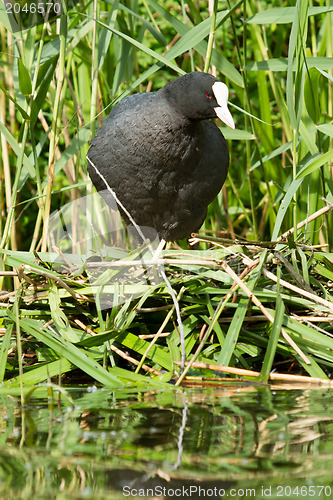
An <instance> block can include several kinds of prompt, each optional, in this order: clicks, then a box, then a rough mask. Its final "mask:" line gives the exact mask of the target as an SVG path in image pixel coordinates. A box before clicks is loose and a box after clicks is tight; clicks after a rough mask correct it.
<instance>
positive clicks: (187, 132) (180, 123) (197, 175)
mask: <svg viewBox="0 0 333 500" xmlns="http://www.w3.org/2000/svg"><path fill="white" fill-rule="evenodd" d="M227 102H228V88H227V86H226V85H225V84H224V83H222V82H220V81H219V80H218V79H217V78H215V77H214V76H212V75H210V74H207V73H200V72H194V73H188V74H186V75H184V76H181V77H179V78H177V79H175V80H174V81H172V82H170V83H168V84H167V85H165V87H163V88H161V89H160V90H158V91H157V92H151V93H141V94H134V95H131V96H128V97H126V98H124V99H123V100H122V101H120V102H119V103H118V104H117V105H116V106H115V107H114V108H113V109H112V111H111V113H110V114H109V116H108V118H107V119H106V121H105V123H104V125H103V126H102V127H101V128H100V129H99V130H98V131H97V134H96V137H95V138H94V139H93V140H92V141H91V143H90V144H91V145H90V149H89V152H88V159H89V160H90V161H89V162H88V171H89V175H90V177H91V179H92V182H93V184H94V185H95V187H96V189H97V190H98V191H105V189H107V186H106V185H105V181H106V182H107V184H108V185H109V187H111V188H112V190H113V191H114V192H115V193H116V196H117V197H118V199H119V200H120V201H121V203H122V204H123V205H124V207H125V208H126V209H127V211H128V212H129V213H130V214H131V216H132V218H133V219H134V221H135V222H136V224H138V225H139V226H141V227H149V228H153V229H155V230H156V231H157V233H158V235H159V237H160V238H161V239H162V238H163V239H165V240H166V241H174V240H176V239H181V238H186V237H188V236H190V234H191V233H192V232H194V231H197V230H198V229H199V228H200V227H201V225H202V223H203V222H204V220H205V217H206V214H207V207H208V205H209V203H211V202H212V201H213V199H214V198H215V196H216V195H217V194H218V193H219V191H220V190H221V188H222V186H223V184H224V181H225V178H226V175H227V171H228V166H229V153H228V147H227V144H226V141H225V139H224V137H223V135H222V133H221V131H220V130H219V128H218V127H217V126H216V125H215V124H214V123H213V122H211V121H210V120H209V119H210V118H216V117H218V118H220V120H222V121H223V122H224V123H225V124H226V125H228V126H229V127H231V128H235V125H234V121H233V119H232V116H231V114H230V112H229V110H228V107H227ZM90 162H92V163H93V165H92V164H91V163H90ZM99 174H100V175H99ZM109 196H111V195H109ZM106 201H107V199H106ZM123 216H124V219H125V222H127V223H128V222H129V221H128V218H127V217H126V214H124V213H123Z"/></svg>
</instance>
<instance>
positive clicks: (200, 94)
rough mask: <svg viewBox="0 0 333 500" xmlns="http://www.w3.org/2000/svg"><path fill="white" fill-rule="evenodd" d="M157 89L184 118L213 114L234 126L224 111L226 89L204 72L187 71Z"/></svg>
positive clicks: (190, 118)
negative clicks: (159, 89) (160, 88)
mask: <svg viewBox="0 0 333 500" xmlns="http://www.w3.org/2000/svg"><path fill="white" fill-rule="evenodd" d="M160 92H163V95H164V96H165V97H166V98H167V100H168V101H169V103H170V104H171V105H172V106H173V107H174V108H175V109H176V110H177V112H178V113H179V114H181V115H182V116H183V117H185V118H187V119H188V120H206V119H209V118H216V117H217V116H218V117H219V118H220V119H221V120H222V121H223V122H224V123H226V124H227V125H228V126H229V127H232V128H235V125H234V122H233V119H232V117H231V114H230V112H229V110H228V107H227V103H228V88H227V86H226V85H225V84H224V83H222V82H220V81H219V80H218V79H217V78H216V77H215V76H213V75H209V74H208V73H200V72H194V73H188V74H186V75H184V76H180V77H179V78H177V79H176V80H173V81H172V82H170V83H168V84H167V85H166V86H165V87H164V88H163V89H162V90H161V91H160Z"/></svg>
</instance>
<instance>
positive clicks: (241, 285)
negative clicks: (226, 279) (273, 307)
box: [221, 262, 311, 365]
mask: <svg viewBox="0 0 333 500" xmlns="http://www.w3.org/2000/svg"><path fill="white" fill-rule="evenodd" d="M221 266H222V268H223V269H224V270H225V271H226V273H228V274H229V276H230V277H231V278H232V279H233V280H234V281H235V282H236V283H237V285H238V286H239V288H241V289H242V290H243V292H244V293H245V294H246V295H247V296H248V297H249V298H250V299H251V300H252V302H253V303H254V305H256V306H257V307H259V309H260V311H261V312H262V313H263V315H264V316H266V318H267V319H268V321H270V322H271V323H273V322H274V317H273V316H272V315H271V313H270V312H269V311H267V309H266V308H265V306H263V304H262V303H261V302H260V300H259V299H258V298H257V297H256V296H255V295H254V294H253V293H252V292H251V290H249V288H248V287H247V286H246V285H245V283H244V282H243V281H242V280H241V279H239V277H238V276H237V274H236V273H235V272H234V271H233V270H232V269H231V267H230V266H229V265H228V264H227V263H226V262H222V263H221ZM281 334H282V336H283V338H284V339H285V340H286V341H287V342H288V344H289V345H290V346H291V347H292V348H293V349H294V350H295V351H296V352H297V354H298V355H299V356H300V357H301V358H302V359H303V361H304V362H305V363H306V364H307V365H309V364H311V362H310V360H309V358H308V357H307V356H306V355H305V354H304V353H303V351H302V350H301V349H300V348H299V347H298V345H297V344H296V342H294V341H293V339H292V338H291V337H290V335H289V334H288V333H287V332H286V331H285V330H284V329H283V328H281Z"/></svg>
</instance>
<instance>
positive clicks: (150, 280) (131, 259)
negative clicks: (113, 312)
mask: <svg viewBox="0 0 333 500" xmlns="http://www.w3.org/2000/svg"><path fill="white" fill-rule="evenodd" d="M140 229H142V232H143V233H144V234H147V233H149V237H150V239H149V240H144V241H143V240H142V238H140V237H139V235H138V231H137V229H135V228H134V227H132V226H131V227H128V228H126V227H125V226H124V224H123V222H122V220H121V217H120V213H119V210H118V208H117V204H116V202H115V201H114V200H113V199H112V196H111V195H110V193H109V192H108V191H107V190H105V191H103V192H99V193H93V194H91V195H88V196H84V197H80V198H78V199H76V200H73V201H71V202H69V203H67V204H66V205H64V206H63V207H62V208H61V209H60V210H57V211H55V212H53V213H52V215H51V216H50V218H49V234H48V249H49V252H50V256H51V262H52V266H53V269H54V270H56V271H58V272H59V273H61V274H64V275H69V276H74V277H75V278H76V283H78V284H80V285H81V286H82V288H80V289H78V290H77V291H78V292H79V293H80V294H82V295H85V296H87V297H89V296H90V297H91V298H92V299H94V301H95V302H96V304H97V307H98V308H100V309H107V308H110V307H112V306H113V305H119V304H122V303H125V302H126V301H130V300H132V299H133V298H135V297H140V296H143V295H144V294H145V293H146V292H147V291H148V289H149V288H150V287H151V285H157V284H159V283H160V282H161V281H163V277H162V276H161V269H162V264H161V263H158V265H157V263H156V262H155V261H154V252H155V251H156V249H157V247H158V244H159V238H158V235H157V233H156V231H154V230H152V229H151V228H140ZM80 278H81V279H80Z"/></svg>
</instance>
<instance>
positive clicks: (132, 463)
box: [0, 386, 333, 499]
mask: <svg viewBox="0 0 333 500" xmlns="http://www.w3.org/2000/svg"><path fill="white" fill-rule="evenodd" d="M41 391H44V390H43V389H41ZM69 393H70V395H71V397H72V398H73V399H74V401H75V407H74V408H73V407H72V406H69V403H68V400H66V399H65V398H63V399H61V402H59V404H58V403H57V402H56V401H52V400H50V401H49V403H48V404H45V392H41V393H40V396H41V398H40V399H38V397H37V396H38V393H36V394H35V395H36V398H35V399H34V400H30V402H29V404H28V405H27V406H26V407H25V408H24V409H21V407H20V405H19V400H18V399H17V400H16V399H14V398H9V397H8V396H1V397H0V439H1V444H0V498H2V495H5V496H6V497H7V498H9V496H10V495H11V497H13V495H14V493H15V495H14V496H15V498H33V496H34V494H35V493H34V492H36V491H38V492H39V493H42V494H43V495H46V494H50V495H51V496H50V498H52V494H54V492H55V491H56V492H57V491H63V492H66V494H68V495H70V496H71V498H84V497H90V495H92V494H93V492H101V493H100V496H99V498H103V499H105V498H118V497H119V498H124V496H125V497H126V496H130V495H126V493H127V492H129V491H130V489H131V488H130V487H131V485H132V490H133V491H137V490H142V491H145V492H146V491H147V490H148V489H150V491H153V492H155V493H158V492H159V493H161V494H159V495H158V496H159V497H160V498H168V491H169V492H170V491H175V490H176V489H177V490H179V488H185V490H186V488H191V487H192V489H190V490H189V491H191V496H190V498H199V497H198V496H197V497H196V496H195V494H197V495H198V491H199V490H200V488H203V489H205V491H206V492H208V491H209V493H210V494H209V495H208V493H207V496H209V498H221V494H219V491H220V490H221V491H222V490H225V491H226V492H227V491H228V490H229V489H230V488H235V487H236V488H238V489H241V488H244V487H245V486H249V487H250V486H251V487H253V488H254V489H256V498H261V496H260V495H261V493H260V492H262V491H264V490H263V488H264V487H265V486H266V485H268V486H270V487H274V485H278V484H280V485H281V484H287V485H289V486H290V485H291V484H295V482H296V484H299V485H300V486H301V485H303V486H304V485H305V486H306V487H308V483H309V482H310V483H311V484H315V485H316V484H317V483H318V481H319V483H320V484H324V485H326V486H327V487H332V491H333V482H332V480H331V471H330V465H329V464H330V462H331V460H332V459H333V416H332V415H333V411H332V410H333V396H332V393H331V392H330V391H329V390H322V389H309V390H301V389H297V390H285V389H281V388H276V389H274V388H273V389H270V388H268V387H251V386H247V387H238V388H234V387H230V386H229V387H227V388H209V389H205V390H198V389H190V388H188V389H186V390H180V389H178V390H175V389H174V388H172V389H170V391H168V392H163V393H148V392H147V393H133V391H132V392H131V391H129V390H128V391H125V390H123V391H116V392H112V393H109V392H108V391H107V390H106V389H98V390H96V391H92V392H88V391H87V390H83V389H82V390H79V389H77V390H69ZM305 483H306V484H305ZM310 483H309V484H310ZM319 483H318V484H319ZM126 486H127V488H129V489H126V488H125V487H126ZM167 486H168V488H167ZM157 487H160V488H162V487H165V490H164V493H165V494H164V495H163V494H162V493H163V491H162V490H156V488H157ZM199 487H200V488H199ZM215 487H216V488H217V489H216V490H214V488H215ZM124 488H125V490H124ZM203 489H202V490H201V493H202V492H203V491H204V490H203ZM179 491H180V490H179ZM237 491H238V490H237ZM303 491H305V490H303ZM327 491H328V490H327ZM132 493H133V492H132ZM18 495H19V496H18ZM20 495H22V496H20ZM23 495H25V497H24V496H23ZM117 495H118V496H117ZM214 495H215V496H214ZM216 495H217V496H216ZM132 496H133V495H132ZM134 496H135V495H134ZM141 496H142V495H141ZM183 496H184V497H185V496H186V495H185V494H184V495H183ZM148 497H149V495H148V496H147V498H148ZM202 497H203V494H202V495H201V498H202ZM233 497H234V498H238V497H237V496H235V495H234V496H233ZM241 497H242V495H241V494H240V493H239V498H241ZM243 497H244V494H243ZM271 498H273V496H271ZM323 498H324V497H323Z"/></svg>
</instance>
